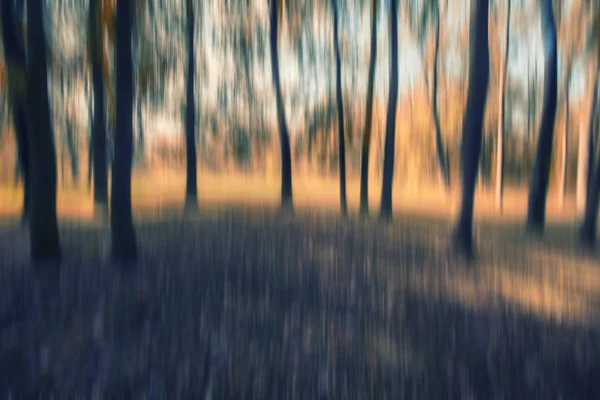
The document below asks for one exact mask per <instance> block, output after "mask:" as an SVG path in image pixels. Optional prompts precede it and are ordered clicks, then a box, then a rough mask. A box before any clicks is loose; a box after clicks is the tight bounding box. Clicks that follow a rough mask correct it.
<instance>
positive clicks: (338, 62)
mask: <svg viewBox="0 0 600 400" xmlns="http://www.w3.org/2000/svg"><path fill="white" fill-rule="evenodd" d="M331 7H332V9H333V48H334V53H335V74H336V80H335V82H336V85H335V86H336V88H335V94H336V98H337V114H338V129H337V130H338V150H339V161H340V207H341V210H342V214H343V215H347V214H348V204H347V200H346V144H345V133H344V101H343V97H342V59H341V57H340V45H339V42H338V9H337V1H336V0H331Z"/></svg>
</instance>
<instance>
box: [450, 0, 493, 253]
mask: <svg viewBox="0 0 600 400" xmlns="http://www.w3.org/2000/svg"><path fill="white" fill-rule="evenodd" d="M488 11H489V3H488V0H483V1H472V2H471V32H470V37H469V43H470V45H469V71H470V72H469V75H470V76H469V89H468V92H467V107H466V109H465V115H464V118H463V130H462V143H461V149H460V150H461V151H460V157H461V180H462V196H461V205H460V213H459V215H458V220H457V221H456V226H455V231H454V239H453V240H454V244H455V246H456V247H457V250H458V251H460V252H462V253H464V254H465V255H467V256H469V257H471V256H472V255H473V207H474V202H475V201H474V200H475V199H474V197H475V185H476V178H477V169H478V166H479V156H480V152H481V138H482V135H483V117H484V112H485V102H486V98H487V87H488V79H489V68H490V55H489V47H488Z"/></svg>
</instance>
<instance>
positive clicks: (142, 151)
mask: <svg viewBox="0 0 600 400" xmlns="http://www.w3.org/2000/svg"><path fill="white" fill-rule="evenodd" d="M140 97H141V96H140ZM137 126H138V137H137V155H136V158H137V160H138V162H139V163H140V164H141V165H142V166H144V164H145V161H146V148H145V146H146V145H145V142H144V122H143V120H142V99H141V98H138V101H137Z"/></svg>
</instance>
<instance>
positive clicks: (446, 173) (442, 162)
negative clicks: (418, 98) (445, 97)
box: [431, 1, 450, 190]
mask: <svg viewBox="0 0 600 400" xmlns="http://www.w3.org/2000/svg"><path fill="white" fill-rule="evenodd" d="M435 7H436V12H435V13H434V14H435V16H436V23H435V51H434V56H433V82H432V85H431V92H432V93H431V112H432V114H433V124H434V126H435V149H436V155H437V161H438V166H439V174H440V182H441V184H442V186H443V188H444V189H445V190H448V189H450V166H449V165H448V155H447V154H446V153H445V151H444V143H443V139H442V125H441V123H440V115H439V110H438V102H437V99H438V97H437V96H438V77H439V76H438V74H439V71H438V70H439V68H438V65H439V54H440V4H439V1H436V2H435Z"/></svg>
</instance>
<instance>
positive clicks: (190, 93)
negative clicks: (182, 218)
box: [185, 0, 198, 210]
mask: <svg viewBox="0 0 600 400" xmlns="http://www.w3.org/2000/svg"><path fill="white" fill-rule="evenodd" d="M192 1H193V0H187V44H188V64H187V82H186V114H185V115H186V118H185V147H186V165H187V170H186V171H187V174H186V181H185V207H186V209H189V210H193V209H195V208H197V207H198V187H197V186H198V184H197V182H196V102H195V100H194V75H195V73H196V63H195V59H194V32H195V23H194V7H193V5H192Z"/></svg>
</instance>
